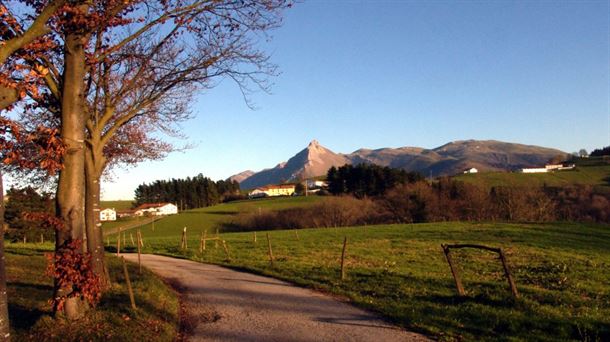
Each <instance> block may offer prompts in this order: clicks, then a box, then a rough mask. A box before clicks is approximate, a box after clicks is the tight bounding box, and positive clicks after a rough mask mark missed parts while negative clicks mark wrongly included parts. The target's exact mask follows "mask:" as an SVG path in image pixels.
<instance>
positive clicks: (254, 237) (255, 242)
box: [254, 232, 256, 245]
mask: <svg viewBox="0 0 610 342" xmlns="http://www.w3.org/2000/svg"><path fill="white" fill-rule="evenodd" d="M254 244H255V245H256V232H254Z"/></svg>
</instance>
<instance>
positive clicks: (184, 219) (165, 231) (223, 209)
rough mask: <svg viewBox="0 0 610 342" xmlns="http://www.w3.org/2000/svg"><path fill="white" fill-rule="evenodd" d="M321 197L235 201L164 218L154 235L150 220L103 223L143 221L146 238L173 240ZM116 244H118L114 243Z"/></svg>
mask: <svg viewBox="0 0 610 342" xmlns="http://www.w3.org/2000/svg"><path fill="white" fill-rule="evenodd" d="M321 199H322V197H319V196H308V197H302V196H301V197H278V198H263V199H257V200H247V201H235V202H229V203H224V204H219V205H216V206H213V207H207V208H199V209H194V210H187V211H184V212H182V213H180V214H179V215H172V216H168V217H164V218H162V219H160V220H158V221H155V224H154V231H153V226H152V224H151V223H150V218H137V219H136V218H130V219H129V220H128V221H114V222H104V223H103V224H102V227H103V229H111V228H115V227H117V226H122V225H125V224H131V223H133V221H134V220H141V221H142V223H143V225H142V231H146V232H147V233H146V235H145V237H146V238H156V239H162V238H170V239H171V238H174V237H175V236H176V234H180V233H181V232H182V229H183V228H184V227H187V230H189V231H201V230H202V229H207V230H208V231H210V232H213V231H215V230H216V228H219V229H220V226H221V224H222V223H223V222H227V220H231V219H232V217H233V216H234V215H237V214H238V213H240V212H256V211H259V210H260V211H267V210H280V209H286V208H294V207H303V206H307V205H311V204H314V203H317V202H319V201H320V200H321ZM115 241H116V240H115Z"/></svg>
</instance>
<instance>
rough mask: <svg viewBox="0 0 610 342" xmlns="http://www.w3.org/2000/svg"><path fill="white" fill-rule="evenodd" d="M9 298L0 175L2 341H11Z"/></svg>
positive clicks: (2, 191) (0, 336)
mask: <svg viewBox="0 0 610 342" xmlns="http://www.w3.org/2000/svg"><path fill="white" fill-rule="evenodd" d="M10 336H11V333H10V328H9V317H8V297H7V296H6V266H5V258H4V189H3V184H2V174H1V173H0V340H2V341H9V340H10Z"/></svg>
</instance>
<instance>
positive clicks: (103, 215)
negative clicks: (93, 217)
mask: <svg viewBox="0 0 610 342" xmlns="http://www.w3.org/2000/svg"><path fill="white" fill-rule="evenodd" d="M100 221H102V222H106V221H116V210H114V208H112V209H111V208H106V209H104V210H101V211H100Z"/></svg>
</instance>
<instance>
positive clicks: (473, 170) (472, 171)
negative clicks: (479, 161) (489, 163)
mask: <svg viewBox="0 0 610 342" xmlns="http://www.w3.org/2000/svg"><path fill="white" fill-rule="evenodd" d="M478 172H479V170H477V168H475V167H471V168H470V169H466V170H464V173H478Z"/></svg>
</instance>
